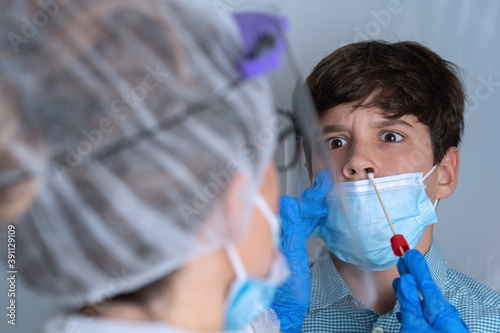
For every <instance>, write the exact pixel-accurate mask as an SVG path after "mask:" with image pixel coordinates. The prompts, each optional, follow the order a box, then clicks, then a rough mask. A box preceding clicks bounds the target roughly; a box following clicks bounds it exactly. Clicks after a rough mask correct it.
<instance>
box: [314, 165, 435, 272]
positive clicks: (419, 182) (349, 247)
mask: <svg viewBox="0 0 500 333" xmlns="http://www.w3.org/2000/svg"><path fill="white" fill-rule="evenodd" d="M435 168H436V167H433V168H432V169H431V170H430V171H429V172H428V173H427V174H426V175H425V176H422V173H421V172H419V173H408V174H401V175H394V176H389V177H381V178H375V183H376V185H377V188H378V190H379V192H380V195H381V197H382V200H383V202H384V204H385V207H386V209H387V212H388V215H389V217H390V218H391V220H392V223H393V225H394V229H395V230H396V232H397V233H398V234H402V235H403V236H404V237H405V238H406V240H407V242H408V244H409V246H410V248H415V246H416V245H417V244H418V242H419V241H420V239H421V238H422V236H423V234H424V231H425V228H426V227H427V226H428V225H431V224H434V223H437V216H436V213H435V210H434V208H435V205H433V204H432V202H431V201H430V199H429V197H428V196H427V194H426V193H425V189H426V186H425V184H424V180H425V179H426V178H427V177H428V176H429V175H430V174H431V173H432V172H433V171H434V169H435ZM324 204H325V205H326V206H327V208H328V211H329V215H328V217H327V219H325V220H324V221H323V222H322V223H321V224H320V226H319V227H318V228H317V229H316V230H315V234H316V236H318V237H320V238H321V239H322V240H323V241H324V242H325V243H326V245H327V246H328V248H329V249H330V251H331V252H332V253H333V254H334V255H335V256H336V257H337V258H339V259H340V260H342V261H344V262H347V263H350V264H353V265H356V266H357V267H358V268H360V269H363V270H371V271H382V270H386V269H388V268H390V267H392V266H394V265H396V263H397V262H398V259H399V258H398V257H396V256H395V255H394V253H393V250H392V248H391V243H390V239H391V237H392V236H393V234H392V231H391V228H390V226H389V223H388V222H387V218H386V217H385V215H384V212H383V209H382V206H381V204H380V201H379V199H378V197H377V195H376V192H375V189H374V188H373V186H372V184H371V183H370V181H369V180H368V179H367V180H360V181H354V182H344V183H336V184H334V186H333V189H332V191H331V193H330V194H329V195H328V197H327V198H326V199H325V202H324Z"/></svg>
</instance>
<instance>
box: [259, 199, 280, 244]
mask: <svg viewBox="0 0 500 333" xmlns="http://www.w3.org/2000/svg"><path fill="white" fill-rule="evenodd" d="M255 205H256V206H257V208H258V209H259V210H260V212H261V213H262V215H264V217H265V219H266V220H267V222H268V223H269V227H270V228H271V233H272V235H273V242H274V245H275V246H276V247H278V245H279V238H280V222H279V220H278V217H277V216H276V214H275V213H274V212H273V210H272V209H271V207H269V204H268V203H267V202H266V200H265V199H264V198H263V197H262V195H260V194H258V195H257V196H256V197H255Z"/></svg>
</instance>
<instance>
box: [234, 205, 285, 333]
mask: <svg viewBox="0 0 500 333" xmlns="http://www.w3.org/2000/svg"><path fill="white" fill-rule="evenodd" d="M255 203H256V206H257V208H259V209H260V211H261V212H262V214H263V215H264V217H265V218H266V219H267V221H268V222H269V225H270V227H271V231H272V233H273V242H274V246H275V248H276V253H277V255H276V257H275V259H274V262H273V264H272V266H271V271H270V274H269V276H268V277H267V278H265V279H259V278H254V277H251V276H249V275H248V274H247V273H246V271H245V266H244V265H243V262H242V261H241V258H240V255H239V254H238V251H236V248H235V247H234V246H233V245H230V246H228V247H227V248H226V251H227V254H228V257H229V260H230V262H231V265H232V266H233V269H234V271H235V273H236V279H235V280H234V281H233V283H232V285H231V287H230V289H229V294H228V297H227V300H226V311H225V323H224V326H225V330H228V331H232V330H241V329H243V328H244V327H246V326H248V325H249V324H250V323H251V322H252V321H254V320H255V319H256V318H257V317H258V316H259V315H261V314H262V313H263V312H264V311H266V310H267V309H268V308H269V306H270V305H271V302H272V301H273V299H274V294H275V293H276V289H277V288H278V287H279V286H280V285H281V284H282V283H283V282H284V281H285V280H286V278H287V277H288V274H289V271H288V266H287V264H286V259H285V257H284V256H283V254H282V253H281V251H280V250H279V247H278V243H279V239H280V224H279V221H278V218H277V216H276V215H275V214H274V213H273V212H272V210H271V208H270V207H269V205H268V204H267V202H266V201H265V200H264V199H263V198H262V197H261V196H258V197H257V198H256V200H255Z"/></svg>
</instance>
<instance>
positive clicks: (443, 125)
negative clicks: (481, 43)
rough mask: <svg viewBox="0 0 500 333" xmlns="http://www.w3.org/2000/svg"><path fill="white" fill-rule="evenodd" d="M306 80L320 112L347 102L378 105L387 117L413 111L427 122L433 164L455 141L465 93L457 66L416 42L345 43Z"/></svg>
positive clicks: (457, 136) (421, 120)
mask: <svg viewBox="0 0 500 333" xmlns="http://www.w3.org/2000/svg"><path fill="white" fill-rule="evenodd" d="M307 85H308V88H309V90H310V91H311V95H312V98H313V101H314V104H315V106H316V109H317V111H318V114H319V117H320V118H321V116H322V115H323V114H324V112H325V111H326V110H328V109H330V108H332V107H334V106H337V105H339V104H343V103H351V102H356V104H355V107H379V108H380V109H382V110H383V111H384V114H385V116H387V117H388V118H392V119H394V118H400V117H402V116H404V115H407V114H409V115H414V116H416V117H417V118H418V120H419V121H420V122H421V123H422V124H424V125H426V126H427V127H429V132H430V136H431V141H432V149H433V152H434V163H435V164H436V163H439V162H441V160H442V159H443V157H444V155H445V154H446V152H447V150H448V148H450V147H452V146H458V145H459V143H460V139H461V136H462V133H463V128H464V103H465V93H464V88H463V85H462V82H461V80H460V79H459V68H458V67H457V66H456V65H454V64H452V63H451V62H449V61H446V60H444V59H442V58H441V57H440V56H439V55H437V54H436V53H434V52H433V51H431V50H430V49H428V48H427V47H425V46H423V45H421V44H419V43H416V42H399V43H389V42H385V41H364V42H359V43H354V44H349V45H346V46H344V47H341V48H340V49H338V50H336V51H334V52H333V53H331V54H330V55H328V56H327V57H326V58H324V59H323V60H321V62H320V63H319V64H318V65H316V67H315V68H314V69H313V71H312V73H311V74H310V75H309V77H308V78H307ZM372 94H373V98H370V99H368V97H370V95H372Z"/></svg>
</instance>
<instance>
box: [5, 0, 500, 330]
mask: <svg viewBox="0 0 500 333" xmlns="http://www.w3.org/2000/svg"><path fill="white" fill-rule="evenodd" d="M207 1H211V0H207ZM213 3H214V6H216V5H217V6H218V7H217V8H219V10H220V9H221V8H227V9H232V8H235V9H238V8H242V7H244V6H245V5H247V4H249V3H251V2H250V1H248V0H215V1H213ZM268 3H271V4H276V5H277V6H278V7H279V8H280V10H281V12H282V13H283V14H284V15H285V16H287V17H288V18H289V20H290V22H291V31H290V35H289V36H290V44H291V45H290V46H291V50H292V51H293V54H294V55H295V57H296V59H297V61H298V64H299V67H300V69H301V71H302V75H303V76H305V75H307V74H308V73H309V72H310V70H311V69H312V67H313V66H314V65H315V64H316V63H317V62H318V61H319V60H320V59H322V58H323V57H324V56H326V55H327V54H328V53H330V52H331V51H333V50H334V49H336V48H338V47H340V46H341V45H344V44H347V43H351V42H354V41H359V40H363V39H372V38H375V39H386V40H390V41H402V40H413V41H418V42H421V43H423V44H425V45H426V46H428V47H430V48H431V49H433V50H434V51H436V52H437V53H439V54H440V55H441V56H442V57H444V58H445V59H448V60H450V61H452V62H454V63H456V64H458V65H459V66H461V67H462V68H463V69H464V71H465V80H466V85H467V90H468V94H469V101H470V102H469V105H468V107H467V114H466V131H465V136H464V141H463V145H462V147H461V157H462V164H461V170H460V181H459V185H458V188H457V190H456V192H455V194H454V195H453V196H452V197H450V198H449V199H446V200H442V201H441V203H440V205H439V208H438V217H439V220H440V222H439V223H438V224H437V226H436V232H435V235H436V238H437V240H438V242H439V243H440V245H441V247H442V248H443V251H444V253H445V256H446V257H447V259H448V262H449V265H450V266H451V267H452V268H456V269H458V270H460V271H462V272H464V273H466V274H468V275H470V276H472V277H473V278H475V279H477V280H479V281H480V282H482V283H484V284H486V285H488V286H490V287H491V288H493V289H495V290H497V291H500V243H499V238H500V223H499V222H500V221H499V220H500V219H499V214H498V207H499V206H500V200H499V199H500V194H499V192H500V172H498V171H499V170H500V154H499V152H500V149H499V147H498V143H497V142H498V137H497V135H499V132H500V131H499V128H498V127H499V124H500V112H499V111H500V110H499V107H498V105H499V104H500V66H498V63H497V61H498V60H499V59H500V45H499V41H500V1H497V0H489V1H488V0H482V1H474V0H467V1H465V0H463V1H451V0H446V1H445V0H426V1H417V0H413V1H410V0H400V1H397V0H389V1H387V0H385V1H383V0H354V1H353V0H339V1H334V0H309V1H303V0H287V1H281V0H269V1H268ZM391 10H392V12H391ZM389 15H390V16H389ZM488 80H489V81H493V82H495V83H496V84H494V85H487V86H485V84H484V81H488ZM272 84H273V88H274V90H275V93H276V97H277V104H278V105H279V106H282V107H289V106H290V102H289V100H288V97H289V96H290V93H291V90H292V87H293V81H292V80H290V75H289V74H288V73H280V74H275V75H273V76H272ZM5 248H6V246H5V243H4V242H2V244H1V251H2V252H5ZM5 272H6V269H5V268H4V266H3V265H2V266H1V267H0V281H1V282H0V295H1V296H0V300H1V303H0V305H1V308H2V309H5V307H6V306H7V303H6V298H7V297H6V295H7V291H6V288H7V283H6V280H5ZM17 291H18V295H17V303H18V307H17V325H16V326H15V327H12V326H10V325H7V323H6V316H5V313H6V310H3V312H4V313H3V314H2V315H1V317H0V318H3V319H2V320H0V331H1V332H23V333H28V332H36V331H37V329H36V327H38V326H39V324H40V322H41V321H43V319H44V318H45V317H46V316H47V315H48V314H49V313H51V312H52V311H53V310H54V306H53V304H52V303H51V302H50V301H49V300H48V299H46V298H45V297H43V296H38V295H34V294H33V293H31V292H30V291H29V290H28V289H27V288H26V287H25V286H24V285H23V284H22V282H20V281H18V285H17Z"/></svg>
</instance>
